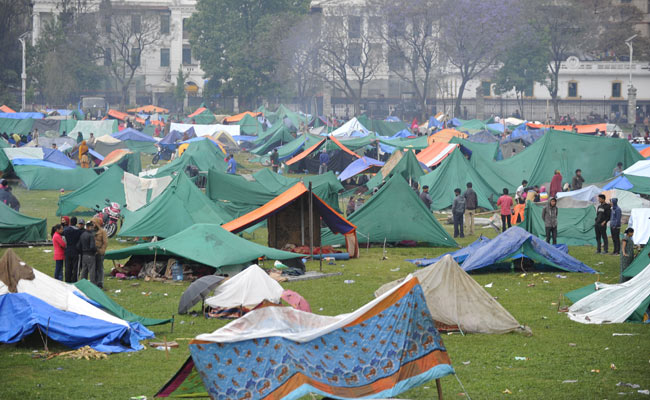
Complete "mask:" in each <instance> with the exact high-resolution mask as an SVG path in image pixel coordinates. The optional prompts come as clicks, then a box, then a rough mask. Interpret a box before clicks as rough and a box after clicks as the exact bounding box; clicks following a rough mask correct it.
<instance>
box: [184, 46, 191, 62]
mask: <svg viewBox="0 0 650 400" xmlns="http://www.w3.org/2000/svg"><path fill="white" fill-rule="evenodd" d="M183 65H192V48H191V47H190V46H183Z"/></svg>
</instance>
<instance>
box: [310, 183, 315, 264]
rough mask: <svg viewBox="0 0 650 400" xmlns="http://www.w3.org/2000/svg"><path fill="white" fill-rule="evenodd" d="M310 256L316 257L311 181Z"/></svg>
mask: <svg viewBox="0 0 650 400" xmlns="http://www.w3.org/2000/svg"><path fill="white" fill-rule="evenodd" d="M309 258H311V259H312V260H313V259H314V203H313V202H312V193H311V182H309Z"/></svg>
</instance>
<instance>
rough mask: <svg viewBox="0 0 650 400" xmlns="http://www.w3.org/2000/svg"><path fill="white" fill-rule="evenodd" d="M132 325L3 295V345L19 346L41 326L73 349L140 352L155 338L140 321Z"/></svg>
mask: <svg viewBox="0 0 650 400" xmlns="http://www.w3.org/2000/svg"><path fill="white" fill-rule="evenodd" d="M129 326H130V328H129V327H126V326H124V325H118V324H114V323H110V322H107V321H103V320H100V319H96V318H92V317H88V316H85V315H81V314H77V313H74V312H69V311H62V310H59V309H58V308H56V307H53V306H51V305H49V304H48V303H46V302H44V301H43V300H40V299H39V298H37V297H34V296H32V295H30V294H27V293H7V294H4V295H2V296H0V343H16V342H18V341H20V340H21V339H23V338H24V337H26V336H28V335H30V334H32V333H33V332H34V331H35V330H36V329H38V328H37V327H40V331H41V332H46V333H47V336H49V337H50V338H51V339H53V340H55V341H57V342H59V343H61V344H63V345H65V346H68V347H70V348H73V349H77V348H79V347H83V346H90V347H92V348H93V349H95V350H97V351H101V352H104V353H119V352H124V351H136V350H141V349H142V348H143V346H142V345H141V344H140V343H139V341H140V340H143V339H147V338H152V337H153V336H154V335H153V332H151V331H150V330H149V329H147V328H145V327H144V326H142V325H141V324H140V323H139V322H131V323H129Z"/></svg>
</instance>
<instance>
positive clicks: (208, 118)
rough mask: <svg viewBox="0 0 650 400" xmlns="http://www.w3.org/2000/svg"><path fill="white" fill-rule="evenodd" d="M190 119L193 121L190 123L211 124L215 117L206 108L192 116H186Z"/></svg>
mask: <svg viewBox="0 0 650 400" xmlns="http://www.w3.org/2000/svg"><path fill="white" fill-rule="evenodd" d="M188 119H189V120H190V121H194V122H192V123H194V124H202V125H205V124H213V123H214V122H215V121H216V118H215V117H214V114H212V112H211V111H210V110H208V109H207V108H206V109H205V110H203V111H202V112H201V113H199V114H197V115H195V116H193V117H192V118H188Z"/></svg>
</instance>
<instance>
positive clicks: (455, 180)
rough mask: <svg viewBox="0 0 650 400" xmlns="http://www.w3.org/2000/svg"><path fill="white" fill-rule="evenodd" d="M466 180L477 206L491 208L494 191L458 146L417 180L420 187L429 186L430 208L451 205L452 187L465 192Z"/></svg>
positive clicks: (437, 208) (492, 207)
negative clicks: (472, 191)
mask: <svg viewBox="0 0 650 400" xmlns="http://www.w3.org/2000/svg"><path fill="white" fill-rule="evenodd" d="M468 182H472V189H474V191H475V192H476V197H477V200H478V206H479V207H482V208H486V209H488V210H493V209H494V206H495V205H496V200H497V196H496V192H495V191H494V190H493V189H492V188H491V187H490V185H488V184H487V182H485V180H484V179H483V177H482V175H481V174H480V173H479V172H478V171H476V170H475V169H474V168H473V167H472V166H471V164H470V163H469V161H467V159H466V158H465V156H463V153H462V152H461V151H460V149H458V148H456V150H454V151H453V152H452V153H451V154H450V155H449V156H448V157H447V158H446V159H445V160H443V161H442V163H441V164H440V165H439V166H438V168H436V169H434V170H433V171H432V172H430V173H428V174H426V175H424V176H422V177H421V178H420V180H419V183H420V187H422V186H424V185H426V186H429V195H430V196H431V209H432V210H442V209H445V208H448V207H451V205H452V203H453V202H454V197H456V195H455V194H454V189H456V188H459V189H460V190H461V191H463V192H465V189H466V188H467V183H468Z"/></svg>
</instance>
